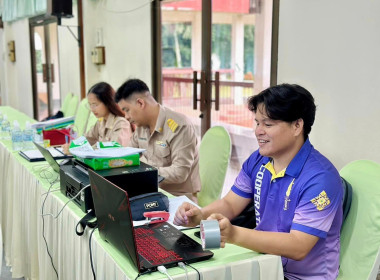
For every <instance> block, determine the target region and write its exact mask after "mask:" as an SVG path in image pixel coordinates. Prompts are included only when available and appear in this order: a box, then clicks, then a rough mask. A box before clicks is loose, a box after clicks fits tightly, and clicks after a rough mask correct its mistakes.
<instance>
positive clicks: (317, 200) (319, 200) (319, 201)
mask: <svg viewBox="0 0 380 280" xmlns="http://www.w3.org/2000/svg"><path fill="white" fill-rule="evenodd" d="M310 201H311V202H312V203H313V204H314V205H315V207H317V209H318V210H319V211H321V210H323V209H325V208H326V206H327V205H329V204H330V199H329V197H328V196H327V193H326V192H325V191H322V192H321V193H320V194H319V195H318V196H316V197H314V198H313V199H312V200H310Z"/></svg>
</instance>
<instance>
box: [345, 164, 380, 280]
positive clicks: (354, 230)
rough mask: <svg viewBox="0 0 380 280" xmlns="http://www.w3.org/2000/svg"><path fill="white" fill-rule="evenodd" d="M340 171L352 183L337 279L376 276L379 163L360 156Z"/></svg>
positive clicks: (379, 254) (379, 233) (379, 221)
mask: <svg viewBox="0 0 380 280" xmlns="http://www.w3.org/2000/svg"><path fill="white" fill-rule="evenodd" d="M340 175H341V176H342V177H343V178H344V179H345V180H346V181H348V182H349V183H350V184H351V186H352V192H353V193H352V203H351V209H350V212H349V213H348V216H347V219H346V221H345V222H344V224H343V228H342V232H341V246H340V247H341V248H340V269H339V277H338V279H345V280H346V279H355V280H357V279H374V280H375V279H376V276H377V274H378V270H379V264H380V164H378V163H376V162H373V161H369V160H357V161H354V162H351V163H349V164H347V165H346V166H345V167H343V168H342V170H341V171H340Z"/></svg>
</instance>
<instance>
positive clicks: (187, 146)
mask: <svg viewBox="0 0 380 280" xmlns="http://www.w3.org/2000/svg"><path fill="white" fill-rule="evenodd" d="M130 145H131V146H132V147H136V148H143V149H146V151H145V152H143V154H142V157H141V161H143V162H145V163H147V164H150V165H152V166H155V167H157V168H158V173H159V174H160V175H161V176H163V177H165V180H164V181H162V182H161V183H160V187H161V188H163V189H164V190H166V191H168V192H170V193H172V194H174V195H187V196H188V197H189V198H190V199H192V200H194V201H196V193H197V192H199V191H200V190H201V181H200V177H199V155H198V139H197V137H196V134H195V129H194V126H193V124H192V123H191V122H190V120H189V119H187V118H186V116H184V115H182V114H180V113H177V112H174V111H172V110H170V109H168V108H165V107H163V106H160V112H159V115H158V119H157V123H156V127H155V130H154V131H153V133H152V135H150V131H149V128H146V127H137V128H136V130H135V132H134V134H133V136H132V140H131V144H130Z"/></svg>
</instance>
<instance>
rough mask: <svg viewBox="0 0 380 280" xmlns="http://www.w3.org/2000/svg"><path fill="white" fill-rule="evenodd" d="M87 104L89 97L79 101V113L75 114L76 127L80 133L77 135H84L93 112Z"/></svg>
mask: <svg viewBox="0 0 380 280" xmlns="http://www.w3.org/2000/svg"><path fill="white" fill-rule="evenodd" d="M87 105H88V101H87V98H84V99H82V101H81V102H80V103H79V107H78V111H77V114H76V115H75V120H74V128H75V131H76V132H77V134H78V135H77V136H82V135H83V134H84V133H85V132H86V126H87V122H88V118H89V116H90V112H91V111H90V110H89V109H88V106H87Z"/></svg>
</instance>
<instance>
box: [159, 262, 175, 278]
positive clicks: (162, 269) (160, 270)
mask: <svg viewBox="0 0 380 280" xmlns="http://www.w3.org/2000/svg"><path fill="white" fill-rule="evenodd" d="M157 269H158V271H159V272H161V273H162V274H165V275H166V276H167V277H168V279H169V280H173V278H172V277H171V276H170V275H169V273H168V271H167V269H166V267H165V266H163V265H159V266H158V267H157Z"/></svg>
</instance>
